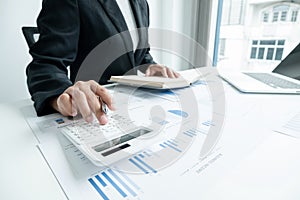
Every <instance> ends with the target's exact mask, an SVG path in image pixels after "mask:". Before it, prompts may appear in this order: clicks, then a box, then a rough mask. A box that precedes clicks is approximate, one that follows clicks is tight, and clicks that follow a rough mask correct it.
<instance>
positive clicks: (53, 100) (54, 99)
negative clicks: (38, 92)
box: [49, 97, 59, 112]
mask: <svg viewBox="0 0 300 200" xmlns="http://www.w3.org/2000/svg"><path fill="white" fill-rule="evenodd" d="M57 99H58V97H55V98H53V99H51V100H50V101H49V104H50V106H51V107H52V108H53V109H54V110H56V111H58V112H59V109H58V104H57Z"/></svg>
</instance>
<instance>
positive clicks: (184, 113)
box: [168, 110, 189, 118]
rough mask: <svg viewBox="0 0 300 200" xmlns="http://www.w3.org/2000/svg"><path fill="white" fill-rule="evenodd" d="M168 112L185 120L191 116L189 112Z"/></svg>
mask: <svg viewBox="0 0 300 200" xmlns="http://www.w3.org/2000/svg"><path fill="white" fill-rule="evenodd" d="M168 112H169V113H172V114H174V115H177V116H179V117H183V118H187V117H188V116H189V114H188V113H187V112H184V111H182V110H168Z"/></svg>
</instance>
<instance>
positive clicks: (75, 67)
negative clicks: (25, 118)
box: [26, 0, 179, 124]
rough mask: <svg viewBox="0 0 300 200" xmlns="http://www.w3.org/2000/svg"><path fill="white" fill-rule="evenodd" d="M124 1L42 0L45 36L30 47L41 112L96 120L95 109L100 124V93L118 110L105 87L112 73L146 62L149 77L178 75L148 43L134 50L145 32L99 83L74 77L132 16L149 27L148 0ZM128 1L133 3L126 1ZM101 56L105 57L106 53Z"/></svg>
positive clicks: (33, 90)
mask: <svg viewBox="0 0 300 200" xmlns="http://www.w3.org/2000/svg"><path fill="white" fill-rule="evenodd" d="M122 1H123V2H122V3H121V4H122V5H120V0H119V2H118V0H43V4H42V10H41V12H40V14H39V16H38V19H37V25H38V29H39V32H40V37H39V40H38V41H37V42H36V43H35V44H34V45H33V46H32V47H31V48H30V54H31V55H32V57H33V60H32V62H31V63H30V64H29V65H28V67H27V69H26V74H27V84H28V88H29V92H30V94H31V96H32V100H33V101H34V106H35V109H36V112H37V115H38V116H42V115H46V114H50V113H53V112H57V111H58V112H60V113H61V114H63V115H64V116H76V115H77V114H79V113H80V114H81V115H82V116H83V117H84V119H85V120H86V121H88V122H91V121H92V120H93V114H94V115H95V116H96V117H97V119H98V120H99V122H100V123H101V124H106V123H107V118H106V116H105V114H104V113H103V112H102V111H101V103H100V102H99V97H101V99H102V100H103V101H104V102H105V103H106V104H107V105H108V107H109V109H114V108H113V105H112V99H111V97H110V95H109V94H108V92H107V91H106V89H105V88H104V87H102V86H101V85H103V84H106V83H107V80H108V79H109V78H110V76H112V75H123V74H125V73H127V72H128V71H130V70H132V68H134V67H136V66H140V65H144V66H146V68H143V69H141V70H142V71H143V70H144V72H145V73H146V75H147V76H149V75H161V76H165V77H171V78H177V77H178V76H179V74H178V73H176V72H174V71H173V70H171V69H170V68H167V67H165V66H163V65H159V64H156V63H155V62H154V61H153V58H152V56H151V55H150V53H149V50H150V49H149V48H144V49H133V48H134V47H133V44H134V43H135V42H138V43H142V44H145V43H148V36H147V34H142V35H138V38H137V39H138V41H132V42H129V44H131V48H132V50H131V51H129V52H128V53H126V54H125V55H122V56H120V57H119V58H117V59H116V60H115V61H114V62H113V63H111V64H110V65H109V66H108V67H107V69H106V70H105V71H104V73H103V75H102V77H99V81H98V82H96V81H77V80H75V79H76V76H77V73H78V71H79V69H80V66H81V64H82V63H83V61H84V59H85V58H86V56H87V55H88V54H89V53H90V52H91V51H92V50H93V49H94V48H95V47H96V46H97V45H98V44H100V43H101V42H103V41H105V40H106V39H108V38H110V37H111V36H113V35H116V34H118V33H121V32H123V31H126V30H128V26H127V25H129V24H128V22H129V21H130V20H131V22H135V24H134V25H135V26H136V28H143V27H145V28H148V27H149V7H148V4H147V1H146V0H122ZM124 2H125V3H127V5H129V7H130V8H129V7H128V6H127V7H126V5H125V6H124ZM126 9H127V10H126ZM128 9H130V12H131V14H132V18H131V19H130V17H129V18H128V15H127V16H125V15H124V12H125V14H126V13H127V14H128V13H129V10H128ZM126 11H127V12H126ZM131 36H132V35H131ZM128 38H133V36H132V37H128ZM126 42H127V43H128V41H126ZM120 45H124V44H121V43H120ZM99 57H100V59H101V55H99ZM68 66H69V67H70V79H69V78H68V72H67V67H68ZM99 67H101V66H99ZM75 81H76V82H75Z"/></svg>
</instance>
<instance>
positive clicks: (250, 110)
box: [0, 84, 300, 200]
mask: <svg viewBox="0 0 300 200" xmlns="http://www.w3.org/2000/svg"><path fill="white" fill-rule="evenodd" d="M224 95H225V97H226V121H225V125H224V134H223V137H222V142H223V143H224V145H227V146H226V147H228V148H227V150H226V151H227V153H232V159H237V158H238V157H239V156H240V159H241V162H240V163H239V164H238V165H236V166H235V168H236V169H237V170H238V172H237V173H236V174H234V173H233V172H232V171H231V172H230V173H229V174H230V176H229V177H228V176H227V177H226V176H223V177H222V178H221V179H220V182H219V183H218V187H216V189H218V190H217V191H219V194H222V192H223V193H224V195H228V197H229V196H230V197H231V198H232V199H234V197H237V198H236V199H239V198H240V197H241V196H242V195H245V194H246V193H247V192H251V193H252V194H253V195H252V196H251V195H250V196H251V197H252V198H255V199H259V198H258V197H264V198H265V197H267V196H268V195H265V196H264V195H260V194H259V193H258V194H257V195H256V193H255V191H257V190H258V189H259V187H262V185H264V184H262V183H265V184H267V183H268V180H267V179H266V180H265V179H263V180H261V179H260V177H261V176H263V174H262V173H264V174H266V177H264V178H268V176H272V175H274V174H276V173H277V174H280V170H281V169H280V167H277V168H274V170H275V171H272V173H270V174H267V172H269V170H267V169H266V168H269V167H270V165H272V164H273V163H274V164H276V163H280V161H281V160H282V162H285V164H286V165H284V166H285V167H287V166H289V165H288V163H287V162H290V161H291V160H292V158H291V159H290V160H287V159H286V157H285V156H284V155H280V156H278V158H277V159H278V160H276V159H274V157H271V158H270V160H264V162H262V160H260V159H261V158H256V156H255V155H256V154H255V153H259V152H257V151H263V152H262V155H263V156H264V155H265V156H268V155H269V154H267V153H266V150H265V149H264V148H263V146H262V144H266V145H271V144H272V142H273V143H274V142H278V140H276V139H274V138H271V136H272V134H274V133H273V132H272V129H273V128H274V127H276V126H275V125H279V124H280V123H282V122H284V121H285V120H286V119H287V116H288V115H292V113H295V112H300V96H299V95H254V94H242V93H239V92H238V91H236V90H234V89H233V88H231V86H229V85H227V84H225V94H224ZM24 102H25V104H27V105H28V102H30V101H28V100H27V101H23V102H16V103H11V104H2V105H0V110H1V113H2V115H1V116H0V121H1V135H0V154H1V159H2V160H1V165H0V177H1V178H0V199H5V200H6V199H30V200H35V199H37V200H40V199H51V200H54V199H55V200H56V199H66V197H65V195H64V193H63V191H62V190H61V188H60V185H59V183H58V182H57V180H56V179H55V176H54V175H53V173H52V172H51V170H50V168H49V167H48V165H47V162H46V161H45V159H44V158H43V157H42V154H41V153H40V152H39V150H38V148H37V147H36V145H37V144H38V141H37V140H36V138H35V137H34V135H33V134H32V131H31V129H30V128H29V126H28V125H27V123H26V121H25V119H24V117H23V115H22V113H21V112H20V110H19V108H18V107H19V106H20V105H22V104H24ZM250 129H251V130H253V131H256V133H253V135H251V134H249V130H250ZM247 130H248V131H247ZM257 132H261V134H257ZM276 134H278V133H276ZM268 137H270V140H266V138H268ZM280 137H281V136H280ZM282 137H288V136H282ZM247 141H249V143H251V144H249V145H248V146H245V145H244V144H245V143H247ZM296 142H297V141H296ZM273 145H275V147H276V144H273ZM278 145H279V146H284V145H286V143H283V144H278ZM232 146H234V148H230V147H232ZM243 146H245V147H244V148H248V149H247V150H248V151H249V152H251V153H249V155H247V158H245V159H243V158H242V157H243V156H242V155H239V154H238V152H239V150H241V149H243ZM285 147H286V146H285ZM247 150H245V149H244V151H243V152H245V151H247ZM291 151H293V152H296V154H295V155H293V156H296V155H298V154H297V153H298V152H300V146H299V148H297V145H296V146H295V145H294V146H292V147H291ZM256 159H257V160H256ZM298 159H299V157H298V158H293V160H295V162H294V163H291V164H292V165H296V166H297V165H298V164H299V162H300V161H298ZM256 161H257V162H260V166H258V167H257V169H256V170H257V171H258V173H256V176H255V175H253V173H248V171H249V169H248V168H247V166H249V162H250V163H251V162H256ZM228 162H229V160H228ZM259 169H262V170H259ZM283 169H284V168H283ZM276 170H278V171H276ZM290 170H294V171H289V172H285V173H284V175H285V176H289V175H291V176H292V177H295V178H297V177H300V170H298V169H294V168H291V169H290ZM250 175H251V177H252V180H251V182H250V183H249V185H248V184H247V183H246V182H245V179H249V176H250ZM231 176H233V177H232V182H231V183H230V184H229V185H227V186H228V187H229V186H232V188H231V189H232V191H231V190H227V191H224V190H222V188H224V186H226V184H227V183H228V180H229V179H231ZM285 176H284V177H285ZM237 177H243V178H245V179H238V178H237ZM270 180H271V179H270ZM281 180H284V181H290V183H291V184H292V185H291V188H290V189H286V190H285V191H286V192H289V194H287V196H288V197H291V198H290V199H296V197H300V192H297V188H295V187H294V186H295V184H298V185H299V184H300V181H298V183H297V181H295V180H294V179H293V178H287V177H286V179H283V177H281ZM299 180H300V178H299ZM264 181H265V182H264ZM258 183H260V184H258ZM281 184H282V185H285V184H289V183H281ZM281 184H279V185H278V187H279V186H281ZM237 186H244V187H243V188H244V189H245V191H240V194H239V193H238V194H239V195H238V196H234V195H232V194H233V193H231V192H233V191H235V189H234V188H235V187H237ZM275 186H276V185H275ZM275 186H272V187H274V189H278V188H276V187H275ZM227 189H229V188H227ZM268 189H270V188H268ZM271 189H272V188H271ZM207 191H209V188H207ZM259 192H272V191H271V190H270V191H269V190H267V191H259ZM291 192H294V193H292V194H291ZM207 194H210V195H212V196H213V195H215V196H217V193H214V194H213V192H211V193H210V192H208V193H207ZM229 194H231V195H229ZM268 194H269V193H268ZM212 196H211V197H212ZM250 196H249V197H250ZM279 197H281V196H279ZM207 199H209V198H207ZM216 199H217V197H216ZM246 199H247V198H246ZM262 199H263V198H262Z"/></svg>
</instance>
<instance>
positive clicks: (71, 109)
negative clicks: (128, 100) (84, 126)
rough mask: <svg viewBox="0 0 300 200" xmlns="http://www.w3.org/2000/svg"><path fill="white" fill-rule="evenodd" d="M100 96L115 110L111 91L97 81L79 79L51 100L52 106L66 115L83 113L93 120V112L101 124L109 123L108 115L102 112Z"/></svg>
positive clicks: (86, 117) (85, 118)
mask: <svg viewBox="0 0 300 200" xmlns="http://www.w3.org/2000/svg"><path fill="white" fill-rule="evenodd" d="M99 97H100V98H101V100H102V101H103V102H105V103H106V104H107V106H108V108H109V109H111V110H114V108H113V105H112V98H111V96H110V94H109V92H108V91H107V90H106V89H105V88H104V87H102V86H100V85H99V84H98V83H97V82H95V81H87V82H83V81H78V82H76V83H75V84H74V85H73V86H71V87H69V88H67V89H66V90H65V91H64V93H62V94H61V95H60V96H59V97H58V98H56V99H54V100H53V101H52V102H51V105H52V107H53V108H54V109H55V110H57V111H58V112H60V113H61V114H62V115H64V116H73V117H74V116H76V115H77V114H78V113H80V114H81V115H82V117H83V118H84V120H85V121H87V122H92V121H93V114H94V115H95V116H96V117H97V119H98V121H99V123H100V124H102V125H104V124H106V123H107V117H106V115H105V113H103V112H102V108H101V103H100V101H99Z"/></svg>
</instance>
